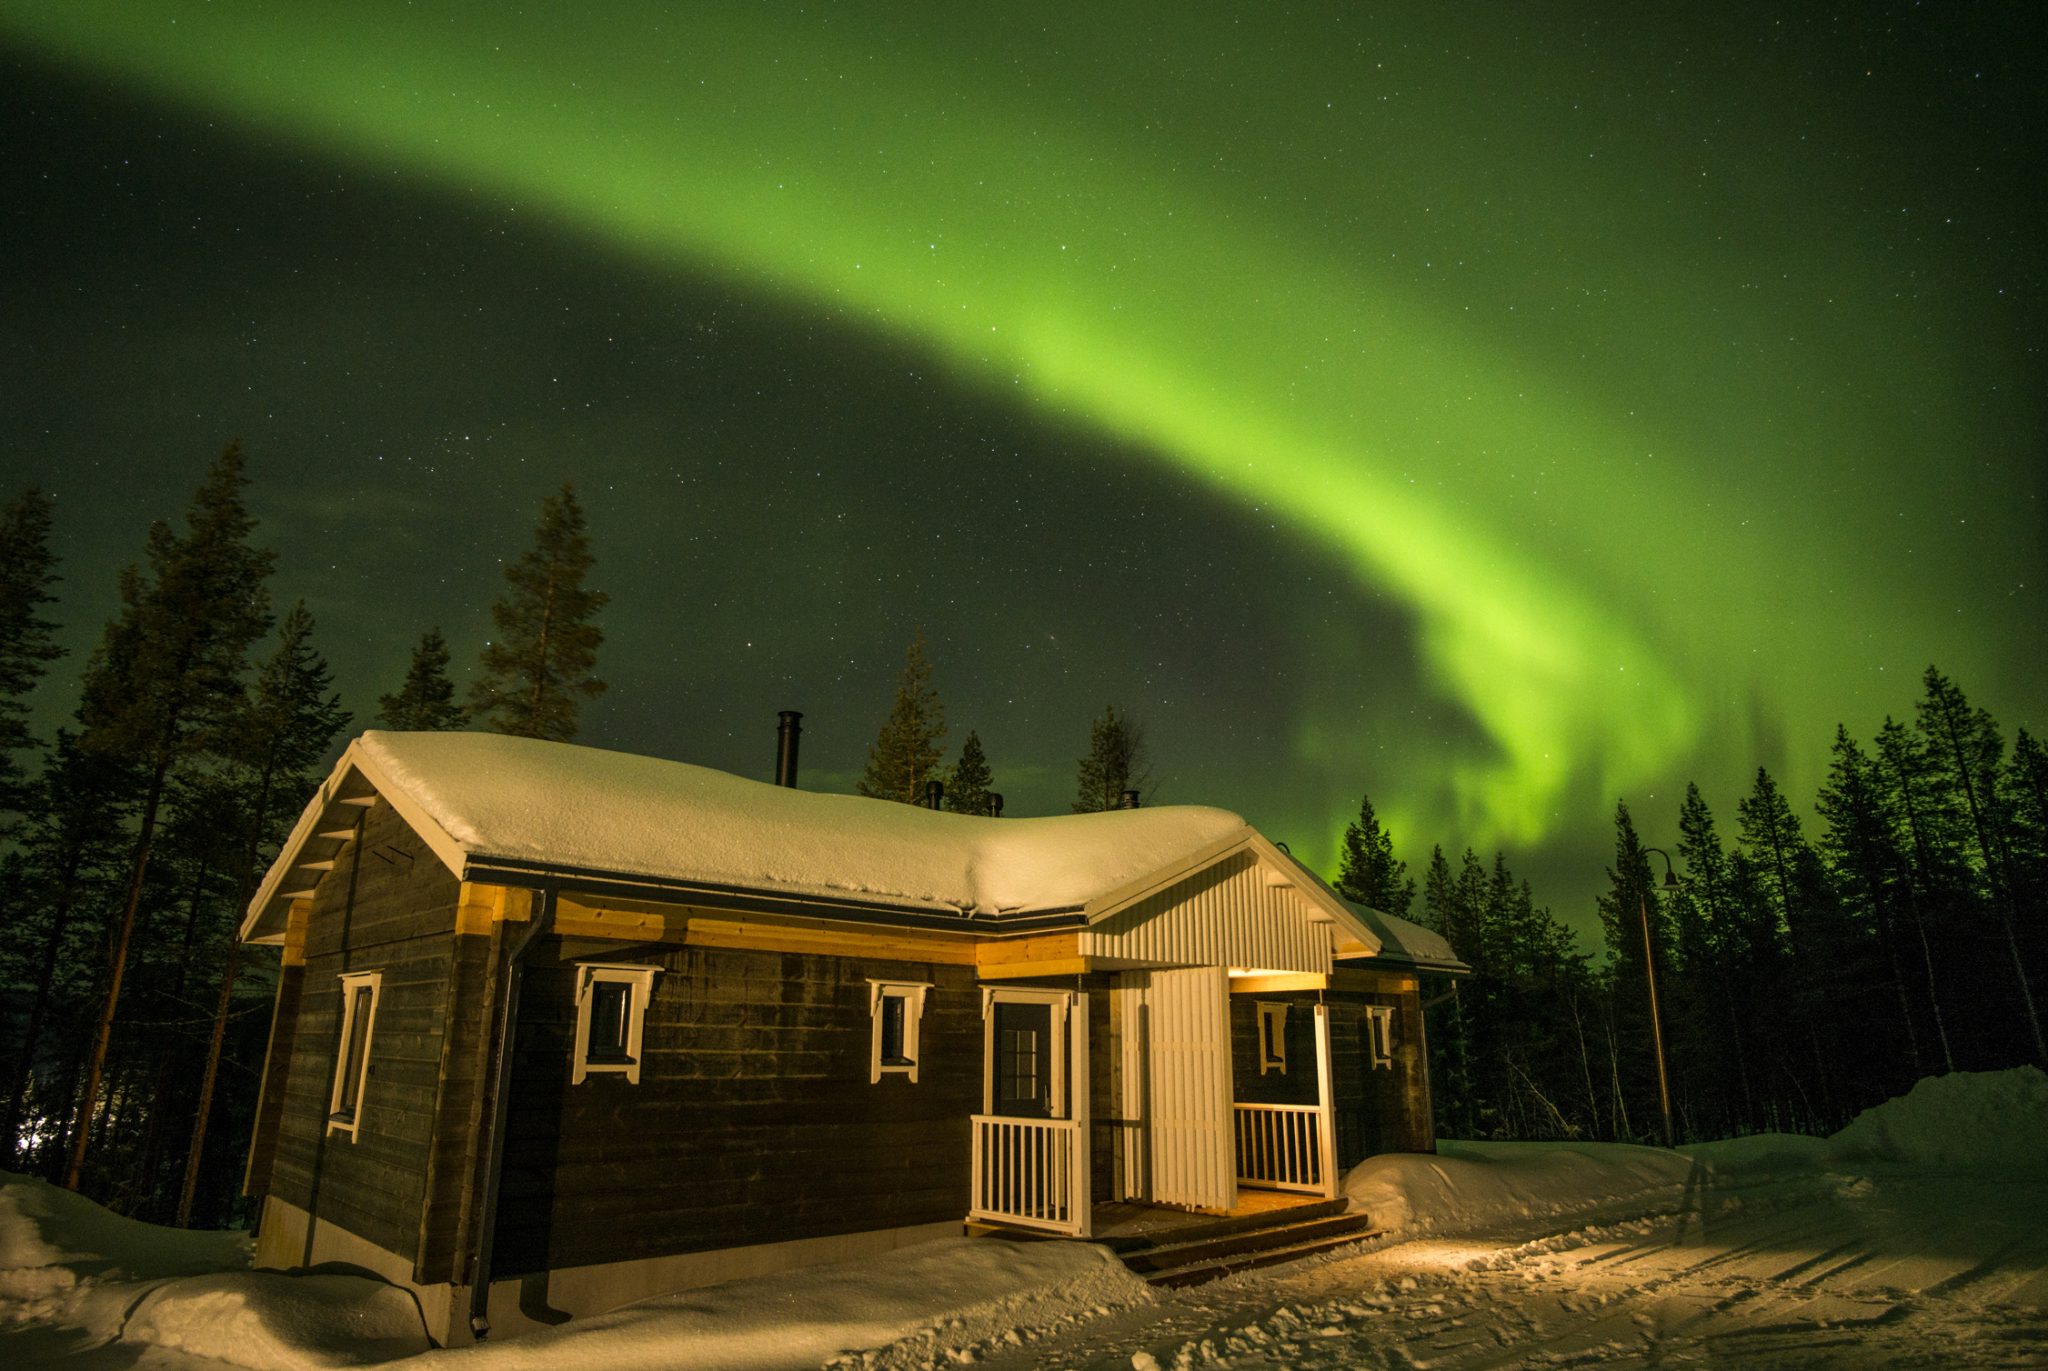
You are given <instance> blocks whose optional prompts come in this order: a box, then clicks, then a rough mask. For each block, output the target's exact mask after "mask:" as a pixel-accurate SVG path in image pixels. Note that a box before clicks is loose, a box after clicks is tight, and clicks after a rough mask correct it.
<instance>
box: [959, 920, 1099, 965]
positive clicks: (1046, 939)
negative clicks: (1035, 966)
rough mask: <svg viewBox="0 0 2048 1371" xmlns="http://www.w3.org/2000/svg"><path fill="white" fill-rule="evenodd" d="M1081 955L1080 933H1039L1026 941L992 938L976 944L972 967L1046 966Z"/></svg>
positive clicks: (1021, 939) (1024, 939)
mask: <svg viewBox="0 0 2048 1371" xmlns="http://www.w3.org/2000/svg"><path fill="white" fill-rule="evenodd" d="M1080 955H1081V933H1080V930H1078V929H1075V930H1073V931H1070V932H1066V933H1040V934H1037V935H1035V936H1033V937H1028V938H992V939H990V940H988V941H987V942H983V943H977V944H976V945H975V948H974V964H975V965H976V966H980V967H991V966H1006V965H1010V964H1013V963H1017V962H1046V961H1059V960H1063V959H1068V958H1073V957H1078V956H1080Z"/></svg>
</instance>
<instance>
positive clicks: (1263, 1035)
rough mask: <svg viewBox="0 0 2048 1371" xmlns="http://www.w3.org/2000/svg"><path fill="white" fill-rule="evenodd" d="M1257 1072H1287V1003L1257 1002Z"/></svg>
mask: <svg viewBox="0 0 2048 1371" xmlns="http://www.w3.org/2000/svg"><path fill="white" fill-rule="evenodd" d="M1258 1011H1259V1074H1260V1075H1261V1076H1263V1075H1265V1074H1266V1073H1267V1072H1268V1071H1272V1072H1277V1073H1278V1074H1280V1075H1282V1076H1284V1075H1286V1074H1287V1005H1286V1003H1285V1002H1284V1001H1283V1002H1281V1003H1278V1004H1273V1003H1268V1002H1267V1001H1265V1000H1261V1001H1259V1002H1258Z"/></svg>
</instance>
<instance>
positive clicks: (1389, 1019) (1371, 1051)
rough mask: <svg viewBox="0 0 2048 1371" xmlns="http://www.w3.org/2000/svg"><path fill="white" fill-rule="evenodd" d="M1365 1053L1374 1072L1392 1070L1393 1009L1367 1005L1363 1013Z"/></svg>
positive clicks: (1384, 1006)
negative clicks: (1364, 1016)
mask: <svg viewBox="0 0 2048 1371" xmlns="http://www.w3.org/2000/svg"><path fill="white" fill-rule="evenodd" d="M1365 1015H1366V1018H1365V1053H1366V1056H1367V1057H1368V1058H1369V1059H1370V1062H1371V1066H1372V1069H1373V1070H1375V1071H1379V1070H1387V1071H1392V1070H1393V1069H1394V1009H1393V1006H1392V1005H1384V1004H1375V1005H1369V1006H1367V1008H1366V1011H1365Z"/></svg>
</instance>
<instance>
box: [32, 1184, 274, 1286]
mask: <svg viewBox="0 0 2048 1371" xmlns="http://www.w3.org/2000/svg"><path fill="white" fill-rule="evenodd" d="M248 1264H249V1241H248V1235H246V1234H243V1233H193V1232H188V1231H186V1230H184V1229H181V1228H159V1227H157V1226H156V1225H155V1224H148V1223H137V1222H136V1221H135V1220H133V1219H124V1218H122V1217H121V1216H120V1215H119V1214H115V1213H112V1212H111V1211H109V1210H106V1209H103V1208H101V1207H100V1206H99V1205H96V1204H94V1203H93V1202H92V1201H91V1200H88V1199H86V1198H84V1197H83V1196H80V1195H74V1194H72V1193H71V1192H70V1191H69V1190H63V1189H60V1188H58V1187H57V1186H54V1185H51V1184H50V1183H49V1182H47V1181H42V1180H37V1179H36V1178H35V1177H33V1176H19V1175H16V1174H14V1173H13V1172H11V1171H0V1324H5V1323H22V1322H26V1321H28V1320H31V1319H47V1318H49V1317H51V1316H52V1315H54V1314H56V1313H57V1312H58V1311H59V1310H61V1309H62V1308H63V1307H64V1306H66V1305H67V1304H69V1303H71V1302H73V1301H74V1300H75V1298H76V1297H77V1296H78V1295H79V1294H80V1293H82V1292H83V1291H84V1290H85V1289H87V1288H89V1287H91V1286H93V1285H95V1284H101V1283H109V1282H125V1281H147V1280H162V1279H165V1278H167V1277H171V1276H186V1275H194V1274H198V1273H201V1272H212V1271H227V1270H233V1269H235V1268H237V1267H246V1266H247V1265H248Z"/></svg>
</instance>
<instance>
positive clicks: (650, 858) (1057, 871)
mask: <svg viewBox="0 0 2048 1371" xmlns="http://www.w3.org/2000/svg"><path fill="white" fill-rule="evenodd" d="M351 773H354V774H359V775H360V776H361V777H362V778H363V779H364V780H366V781H368V782H369V784H370V785H371V786H372V787H374V788H375V789H376V790H377V792H378V793H379V794H381V795H383V796H384V798H385V799H387V800H389V801H390V802H391V803H392V804H393V806H394V807H395V808H397V809H398V810H399V812H400V813H401V814H402V815H403V816H404V817H405V818H406V819H407V821H408V822H410V823H411V824H412V825H413V826H414V827H415V828H416V829H419V830H420V831H421V836H422V837H424V838H425V839H426V840H427V842H428V845H429V846H430V847H432V848H434V850H435V852H436V854H437V855H439V856H440V857H441V859H442V861H443V862H444V863H446V864H447V865H448V867H449V869H450V870H451V871H453V872H454V873H455V874H456V875H458V876H467V875H468V874H469V873H470V872H471V871H472V870H473V869H475V868H477V867H479V866H485V867H488V866H490V865H492V864H494V863H497V864H512V865H514V866H526V867H542V866H544V867H548V868H554V869H564V868H566V869H570V870H576V871H581V872H586V873H599V874H603V875H607V876H614V877H632V878H642V879H645V880H647V881H650V882H656V883H670V884H687V885H700V886H714V887H725V888H735V889H742V890H757V891H773V892H777V893H780V894H786V895H796V896H809V897H816V898H822V899H827V900H853V901H859V902H862V903H873V904H881V905H888V906H895V907H899V908H910V909H914V910H923V911H930V912H947V913H957V914H972V915H1010V914H1019V913H1029V912H1053V911H1062V910H1078V909H1081V908H1082V907H1084V906H1086V905H1087V904H1088V903H1089V901H1091V900H1094V899H1097V898H1098V897H1101V896H1104V895H1107V894H1110V893H1112V892H1115V891H1117V890H1119V889H1121V888H1123V887H1125V886H1128V885H1130V884H1131V883H1133V882H1136V881H1140V880H1142V879H1144V878H1146V877H1148V876H1151V875H1153V874H1155V873H1157V872H1159V871H1162V870H1166V869H1171V868H1173V867H1176V866H1178V865H1182V864H1185V863H1187V862H1188V861H1190V860H1193V859H1195V858H1197V857H1200V856H1202V855H1204V854H1206V853H1209V852H1211V851H1214V850H1216V849H1218V848H1219V847H1227V846H1229V845H1230V840H1232V839H1233V838H1245V839H1250V838H1251V837H1253V836H1254V835H1253V833H1252V830H1251V828H1250V826H1249V825H1247V824H1246V823H1245V821H1244V820H1243V819H1242V818H1240V817H1239V816H1237V815H1236V814H1232V813H1230V812H1229V811H1227V810H1222V809H1211V808H1207V807H1204V806H1195V805H1170V806H1161V807H1159V808H1155V809H1130V810H1112V811H1110V812H1108V813H1103V814H1070V815H1060V816H1056V817H1052V818H1042V819H989V818H983V817H980V816H976V815H967V814H949V813H945V812H941V811H934V810H927V809H921V808H918V807H916V806H912V805H904V804H893V803H890V802H887V801H881V800H870V799H865V798H862V797H859V796H853V795H827V794H819V793H817V792H814V791H807V790H795V789H789V788H786V787H782V786H775V785H769V784H766V783H764V782H761V781H750V780H746V779H744V778H742V777H738V776H733V775H729V774H727V773H725V772H722V771H713V770H710V769H709V768H706V767H700V766H691V765H688V764H687V763H684V762H671V761H664V760H662V759H660V758H655V757H639V756H633V755H630V754H628V753H623V752H609V751H605V750H604V749H601V748H594V747H578V746H574V745H571V744H568V743H550V742H541V741H538V740H535V739H530V738H511V737H505V736H503V735H500V734H488V733H388V732H381V731H375V730H373V731H371V732H368V733H365V734H363V735H362V736H361V737H360V738H358V739H356V740H355V741H354V742H353V743H351V744H350V745H349V748H348V751H347V752H346V753H345V754H344V755H343V757H342V759H341V762H340V763H339V764H338V765H337V767H336V769H335V775H334V778H333V779H331V780H330V782H329V784H328V786H327V787H325V788H323V792H322V795H320V796H316V797H315V798H314V801H313V803H312V805H310V806H308V811H307V815H306V817H305V818H304V819H302V821H301V824H300V833H301V834H308V833H311V832H312V831H313V830H314V829H315V828H316V827H317V824H318V816H317V815H316V814H315V812H314V811H316V810H321V809H323V808H324V806H325V804H326V803H328V802H330V801H332V800H333V799H335V798H336V797H338V796H339V794H340V793H341V790H342V788H343V787H344V786H346V785H347V783H348V780H349V777H350V774H351ZM299 836H300V835H299V834H295V835H294V841H293V842H290V843H287V844H286V847H285V850H284V852H283V853H281V854H280V856H279V858H278V865H277V866H274V867H273V868H272V870H271V873H270V876H269V877H268V878H267V879H266V881H265V883H264V888H263V890H261V891H259V892H258V895H257V899H256V901H255V903H254V904H252V906H251V909H250V927H249V929H248V930H246V931H245V936H246V935H247V933H252V932H253V933H257V935H258V936H261V932H262V931H263V930H262V929H260V928H259V925H263V924H267V923H270V922H274V921H275V916H274V915H273V918H272V919H271V920H265V919H263V917H262V915H263V913H264V912H265V911H266V909H267V908H268V907H269V906H270V905H271V904H272V903H273V902H275V901H279V900H282V899H283V898H284V897H285V894H286V885H287V884H288V883H287V882H286V881H285V880H284V877H285V875H286V874H287V871H288V869H289V868H287V867H286V864H287V863H289V862H292V861H295V860H296V856H295V853H296V851H297V849H298V847H299V846H301V845H302V844H301V843H300V842H299V841H298V839H299Z"/></svg>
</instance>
